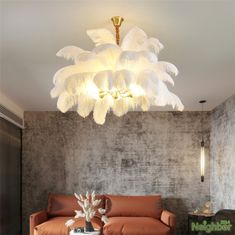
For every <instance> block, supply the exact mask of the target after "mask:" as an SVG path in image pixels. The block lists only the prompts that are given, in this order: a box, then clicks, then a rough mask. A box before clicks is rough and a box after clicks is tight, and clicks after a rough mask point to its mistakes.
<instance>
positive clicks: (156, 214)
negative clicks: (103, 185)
mask: <svg viewBox="0 0 235 235" xmlns="http://www.w3.org/2000/svg"><path fill="white" fill-rule="evenodd" d="M105 208H106V215H107V216H108V217H119V216H127V217H152V218H156V219H159V218H160V216H161V213H162V202H161V196H160V195H154V196H113V195H106V205H105Z"/></svg>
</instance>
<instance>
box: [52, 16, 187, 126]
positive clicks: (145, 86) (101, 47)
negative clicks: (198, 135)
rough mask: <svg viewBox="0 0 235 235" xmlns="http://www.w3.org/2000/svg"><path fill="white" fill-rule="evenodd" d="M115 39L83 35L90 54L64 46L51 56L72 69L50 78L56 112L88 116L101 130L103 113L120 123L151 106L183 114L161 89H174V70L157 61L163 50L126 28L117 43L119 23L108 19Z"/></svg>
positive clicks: (103, 33)
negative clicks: (91, 44)
mask: <svg viewBox="0 0 235 235" xmlns="http://www.w3.org/2000/svg"><path fill="white" fill-rule="evenodd" d="M112 21H113V24H114V26H115V29H116V37H115V35H113V34H112V33H111V32H110V31H109V30H107V29H94V30H87V35H88V36H89V37H90V39H91V40H92V41H93V42H94V44H95V47H94V48H93V50H91V51H86V50H83V49H81V48H79V47H75V46H67V47H64V48H63V49H61V50H60V51H59V52H58V53H57V54H56V55H57V56H59V57H64V58H65V59H67V60H72V61H73V65H70V66H67V67H64V68H62V69H60V70H58V71H57V72H56V74H55V75H54V78H53V82H54V88H53V89H52V90H51V97H52V98H56V97H58V101H57V108H58V109H59V110H60V111H61V112H63V113H65V112H67V111H68V110H70V109H71V108H73V107H76V109H77V112H78V114H79V115H80V116H82V117H84V118H85V117H87V116H88V115H89V114H90V113H91V112H92V111H93V117H94V120H95V122H96V123H97V124H101V125H102V124H104V123H105V118H106V115H107V113H108V112H109V111H113V113H114V114H115V115H116V116H118V117H121V116H123V115H124V114H126V113H127V112H128V111H129V110H136V109H141V110H143V111H148V110H149V109H150V107H151V106H166V105H172V107H173V108H174V109H176V110H179V111H182V110H183V109H184V106H183V104H182V103H181V101H180V99H179V98H178V97H177V96H176V95H175V94H173V93H172V92H170V91H169V90H168V88H167V86H166V83H169V84H171V85H174V81H173V79H172V77H171V75H174V76H176V75H177V74H178V70H177V68H176V67H175V66H174V65H173V64H171V63H169V62H164V61H159V60H158V54H159V52H160V50H161V49H163V45H162V44H161V43H160V42H159V40H158V39H156V38H152V37H150V38H149V37H148V36H147V35H146V33H145V32H144V31H143V30H142V29H140V28H138V27H134V28H132V29H131V30H130V31H129V32H128V33H127V34H126V36H125V37H124V38H123V40H122V42H121V43H120V35H119V29H120V26H121V23H122V21H123V18H121V17H113V18H112Z"/></svg>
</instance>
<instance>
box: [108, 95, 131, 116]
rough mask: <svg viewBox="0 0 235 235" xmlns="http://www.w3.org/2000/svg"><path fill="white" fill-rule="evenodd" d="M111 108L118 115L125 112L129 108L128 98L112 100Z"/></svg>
mask: <svg viewBox="0 0 235 235" xmlns="http://www.w3.org/2000/svg"><path fill="white" fill-rule="evenodd" d="M112 110H113V113H114V114H115V115H116V116H118V117H121V116H123V115H124V114H126V113H127V112H128V110H129V104H128V98H123V99H117V100H114V104H113V106H112Z"/></svg>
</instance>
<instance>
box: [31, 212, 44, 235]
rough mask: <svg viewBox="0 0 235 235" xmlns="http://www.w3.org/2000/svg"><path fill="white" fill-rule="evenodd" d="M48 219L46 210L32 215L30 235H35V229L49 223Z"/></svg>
mask: <svg viewBox="0 0 235 235" xmlns="http://www.w3.org/2000/svg"><path fill="white" fill-rule="evenodd" d="M47 219H48V217H47V212H46V211H45V210H43V211H39V212H36V213H34V214H32V215H30V218H29V220H30V221H29V222H30V235H34V234H33V231H34V228H35V227H36V226H37V225H39V224H41V223H43V222H45V221H47Z"/></svg>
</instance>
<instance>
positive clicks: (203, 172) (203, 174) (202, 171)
mask: <svg viewBox="0 0 235 235" xmlns="http://www.w3.org/2000/svg"><path fill="white" fill-rule="evenodd" d="M204 176H205V147H204V141H202V142H201V182H204Z"/></svg>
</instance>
